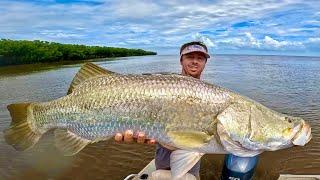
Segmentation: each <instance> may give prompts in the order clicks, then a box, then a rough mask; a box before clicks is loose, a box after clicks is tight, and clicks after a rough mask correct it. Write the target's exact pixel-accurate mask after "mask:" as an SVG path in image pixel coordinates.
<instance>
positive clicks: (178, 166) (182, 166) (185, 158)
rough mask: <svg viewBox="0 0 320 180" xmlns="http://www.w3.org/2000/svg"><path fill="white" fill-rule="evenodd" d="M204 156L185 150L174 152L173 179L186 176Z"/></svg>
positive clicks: (172, 157) (171, 164) (172, 159)
mask: <svg viewBox="0 0 320 180" xmlns="http://www.w3.org/2000/svg"><path fill="white" fill-rule="evenodd" d="M202 156H203V153H199V152H192V151H187V150H183V149H179V150H175V151H173V152H172V153H171V155H170V167H171V174H172V179H180V178H181V177H182V176H184V175H185V174H186V173H187V172H188V171H189V170H190V169H191V168H192V167H193V166H194V165H195V164H196V163H197V162H198V161H199V160H200V159H201V157H202Z"/></svg>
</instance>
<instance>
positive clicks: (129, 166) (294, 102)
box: [0, 55, 320, 179]
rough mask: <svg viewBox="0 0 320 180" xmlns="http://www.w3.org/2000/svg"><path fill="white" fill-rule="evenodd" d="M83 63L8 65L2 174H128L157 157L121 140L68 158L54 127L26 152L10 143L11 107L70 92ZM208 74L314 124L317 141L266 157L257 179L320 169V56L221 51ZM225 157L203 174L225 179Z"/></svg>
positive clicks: (0, 102) (2, 102)
mask: <svg viewBox="0 0 320 180" xmlns="http://www.w3.org/2000/svg"><path fill="white" fill-rule="evenodd" d="M95 63H96V64H98V65H100V66H102V67H105V68H107V69H109V70H112V71H115V72H119V73H146V72H176V73H180V64H179V57H178V56H164V55H162V56H161V55H158V56H144V57H126V58H117V59H116V60H115V61H103V60H102V61H96V62H95ZM80 66H81V64H73V65H57V66H53V67H50V68H47V65H44V66H43V67H42V66H41V65H36V66H34V65H26V66H19V67H16V68H15V67H14V68H8V67H5V68H0V179H123V178H124V177H125V176H126V175H128V174H131V173H137V172H139V171H140V170H141V169H142V168H143V167H144V166H145V165H146V164H148V163H149V161H150V160H152V159H153V155H154V146H151V145H139V144H124V143H122V144H118V143H115V142H114V141H113V140H109V141H107V142H106V141H104V142H99V143H95V144H91V145H89V146H87V147H86V148H85V149H83V150H82V151H81V152H80V153H78V154H77V155H75V156H72V157H64V156H62V155H61V154H60V153H59V151H58V150H57V149H56V148H55V147H54V142H53V133H52V132H48V133H46V134H45V135H44V136H43V138H41V139H40V142H39V143H38V144H36V146H35V147H34V148H32V149H30V150H28V151H25V152H18V151H15V150H14V149H13V148H12V147H11V146H9V145H7V144H6V143H5V141H4V139H3V132H2V131H3V130H4V129H5V128H7V127H8V126H9V124H10V120H11V119H10V117H9V113H8V111H7V109H6V106H7V105H8V104H10V103H15V102H22V101H24V102H30V101H39V102H40V101H49V100H52V99H56V98H59V97H61V96H64V95H65V94H66V92H67V89H68V86H69V84H70V82H71V80H72V78H73V77H74V75H75V73H76V72H77V71H78V70H79V67H80ZM1 72H2V73H1ZM202 79H203V80H205V81H208V82H210V83H215V84H218V85H220V86H223V87H226V88H229V89H231V90H233V91H236V92H239V93H240V94H243V95H246V96H248V97H250V98H252V99H254V100H256V101H258V102H260V103H262V104H264V105H266V106H267V107H270V108H272V109H274V110H276V111H279V112H281V113H287V114H290V115H294V116H300V117H302V118H304V119H305V120H307V121H308V122H309V123H310V124H311V126H312V134H313V139H312V140H311V141H310V143H309V144H307V145H306V146H304V147H292V148H289V149H285V150H280V151H276V152H264V153H263V154H261V155H260V159H259V163H258V166H257V169H256V171H255V175H254V176H255V179H276V178H277V177H278V176H279V174H320V58H315V57H314V58H311V57H289V56H236V55H228V56H226V55H224V56H222V55H220V56H215V57H213V58H212V59H210V60H209V61H208V63H207V66H206V69H205V71H204V74H203V77H202ZM223 158H224V156H223V155H205V156H204V157H203V158H202V162H201V172H200V173H201V178H202V179H218V177H219V176H220V174H221V169H222V166H223Z"/></svg>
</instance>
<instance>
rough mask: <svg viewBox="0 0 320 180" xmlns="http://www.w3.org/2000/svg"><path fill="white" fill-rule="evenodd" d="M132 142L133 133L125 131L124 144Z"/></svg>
mask: <svg viewBox="0 0 320 180" xmlns="http://www.w3.org/2000/svg"><path fill="white" fill-rule="evenodd" d="M132 141H133V131H132V130H126V132H125V133H124V142H132Z"/></svg>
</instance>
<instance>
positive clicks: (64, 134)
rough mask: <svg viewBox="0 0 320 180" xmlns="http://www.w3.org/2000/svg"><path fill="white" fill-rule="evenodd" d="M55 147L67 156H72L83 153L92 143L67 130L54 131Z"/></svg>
mask: <svg viewBox="0 0 320 180" xmlns="http://www.w3.org/2000/svg"><path fill="white" fill-rule="evenodd" d="M54 137H55V145H56V147H57V148H58V149H59V150H60V151H61V152H62V153H63V154H64V155H65V156H72V155H75V154H77V153H78V152H79V151H81V150H82V149H83V148H84V147H85V146H86V145H88V144H90V143H91V141H90V140H88V139H84V138H81V137H79V136H77V135H76V134H74V133H72V132H70V131H68V130H66V129H56V130H55V131H54Z"/></svg>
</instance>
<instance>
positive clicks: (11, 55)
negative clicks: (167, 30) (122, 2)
mask: <svg viewBox="0 0 320 180" xmlns="http://www.w3.org/2000/svg"><path fill="white" fill-rule="evenodd" d="M156 54H157V53H156V52H151V51H145V50H142V49H127V48H117V47H101V46H85V45H75V44H60V43H55V42H47V41H40V40H34V41H27V40H9V39H1V40H0V66H1V65H2V66H4V65H17V64H32V63H44V62H59V61H78V60H85V59H95V58H106V57H126V56H144V55H156Z"/></svg>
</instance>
